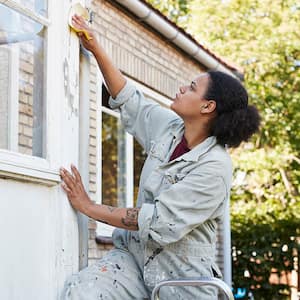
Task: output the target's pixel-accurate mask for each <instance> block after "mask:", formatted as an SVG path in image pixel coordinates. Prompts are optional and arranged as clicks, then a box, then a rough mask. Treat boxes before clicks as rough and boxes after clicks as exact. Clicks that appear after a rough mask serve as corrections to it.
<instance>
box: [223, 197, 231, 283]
mask: <svg viewBox="0 0 300 300" xmlns="http://www.w3.org/2000/svg"><path fill="white" fill-rule="evenodd" d="M223 251H224V254H223V255H224V272H223V273H224V274H223V275H224V281H225V282H226V283H227V284H228V286H230V287H231V286H232V265H231V264H232V263H231V230H230V199H228V200H227V201H226V206H225V211H224V221H223Z"/></svg>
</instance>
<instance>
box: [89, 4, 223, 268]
mask: <svg viewBox="0 0 300 300" xmlns="http://www.w3.org/2000/svg"><path fill="white" fill-rule="evenodd" d="M92 11H93V12H94V18H93V28H94V29H95V31H96V32H97V34H98V38H99V41H100V43H101V45H102V46H103V47H104V49H105V50H106V51H107V53H108V54H109V55H110V57H111V58H112V60H113V61H114V63H115V65H116V66H117V67H118V68H120V70H121V71H122V72H123V73H124V74H126V75H127V76H129V77H131V78H133V79H135V80H136V81H139V82H141V83H142V84H144V85H146V86H148V87H150V88H151V89H153V90H155V91H157V92H159V93H161V94H162V95H164V96H166V97H168V98H170V99H172V98H173V97H174V96H175V93H176V92H178V89H179V87H180V86H181V85H184V84H187V83H189V82H190V81H191V80H192V79H194V78H195V77H196V76H197V75H199V73H202V72H204V71H205V69H204V67H203V66H201V65H200V64H199V63H196V62H195V61H193V60H192V59H191V58H190V57H189V56H187V55H186V54H184V53H183V52H182V51H180V50H178V49H177V48H175V47H174V46H172V45H170V43H169V42H168V41H166V40H165V39H163V38H162V37H161V36H159V35H158V34H157V33H154V32H152V31H151V30H150V29H149V28H146V27H145V26H144V25H142V24H141V23H140V22H139V21H138V20H136V19H135V17H133V16H129V15H127V14H125V13H124V12H123V11H121V10H120V9H118V8H116V7H115V6H113V5H112V4H111V3H109V2H108V1H93V2H92ZM90 69H91V82H90V118H91V119H90V120H91V122H90V153H89V158H90V184H89V192H90V195H91V198H92V200H94V201H99V199H97V188H98V187H97V184H96V177H97V166H96V164H97V159H98V158H97V157H98V156H97V153H99V151H98V147H101V145H99V144H97V134H99V132H97V126H96V124H97V107H99V105H101V95H100V94H97V88H98V86H99V85H101V84H102V83H101V82H99V80H100V78H99V77H98V81H97V65H96V61H95V59H94V58H92V59H91V68H90ZM97 101H98V104H97ZM99 102H100V103H99ZM99 159H101V158H99ZM98 195H99V193H98ZM96 227H97V226H96V222H95V221H93V220H89V249H88V258H89V264H92V263H94V262H95V260H97V259H99V258H100V257H102V256H103V254H105V253H106V252H107V250H109V249H110V248H111V246H109V245H97V244H96V242H95V236H96V233H95V230H96ZM218 237H219V238H220V237H221V236H220V234H219V235H218ZM218 250H219V251H218V252H217V258H218V263H219V265H220V267H221V268H222V260H223V258H222V248H221V245H220V244H218Z"/></svg>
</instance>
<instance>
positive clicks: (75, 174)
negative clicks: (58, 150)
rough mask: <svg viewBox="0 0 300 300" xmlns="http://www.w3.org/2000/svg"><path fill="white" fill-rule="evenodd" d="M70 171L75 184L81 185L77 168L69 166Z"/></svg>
mask: <svg viewBox="0 0 300 300" xmlns="http://www.w3.org/2000/svg"><path fill="white" fill-rule="evenodd" d="M71 170H72V172H73V174H74V177H75V180H76V181H77V182H80V183H81V176H80V173H79V171H78V170H77V168H76V167H75V166H73V165H71Z"/></svg>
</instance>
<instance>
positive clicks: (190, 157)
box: [168, 122, 217, 164]
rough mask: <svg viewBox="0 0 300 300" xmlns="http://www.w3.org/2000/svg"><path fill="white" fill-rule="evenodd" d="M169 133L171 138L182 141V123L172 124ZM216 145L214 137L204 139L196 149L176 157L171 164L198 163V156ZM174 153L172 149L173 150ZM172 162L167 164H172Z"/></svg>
mask: <svg viewBox="0 0 300 300" xmlns="http://www.w3.org/2000/svg"><path fill="white" fill-rule="evenodd" d="M171 133H172V135H173V138H174V139H176V140H177V141H178V140H181V139H182V135H183V134H184V123H183V122H182V123H180V125H179V126H178V124H173V125H172V127H171ZM216 144H217V139H216V137H215V136H209V137H208V138H206V139H205V140H204V141H203V142H202V143H200V144H198V145H197V146H196V147H194V148H193V149H191V150H190V151H189V152H187V153H185V154H183V155H181V156H179V157H177V158H176V159H174V160H173V161H172V162H175V161H180V160H184V161H195V162H196V161H198V160H199V158H200V156H201V155H203V154H205V153H206V152H208V151H209V150H210V149H211V148H212V147H214V146H215V145H216ZM173 151H174V149H173ZM172 162H168V164H169V163H172Z"/></svg>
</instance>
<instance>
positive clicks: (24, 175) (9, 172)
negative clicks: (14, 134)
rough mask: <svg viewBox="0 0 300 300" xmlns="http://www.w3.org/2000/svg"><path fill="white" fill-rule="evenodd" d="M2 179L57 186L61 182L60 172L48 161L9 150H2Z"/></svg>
mask: <svg viewBox="0 0 300 300" xmlns="http://www.w3.org/2000/svg"><path fill="white" fill-rule="evenodd" d="M0 178H4V179H14V180H19V181H26V182H32V183H38V184H43V185H46V186H55V185H57V184H58V183H60V182H61V179H60V176H59V170H53V169H51V168H50V164H49V162H48V161H47V160H45V159H43V158H39V157H32V156H28V155H23V154H20V153H15V152H11V151H7V150H0Z"/></svg>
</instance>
